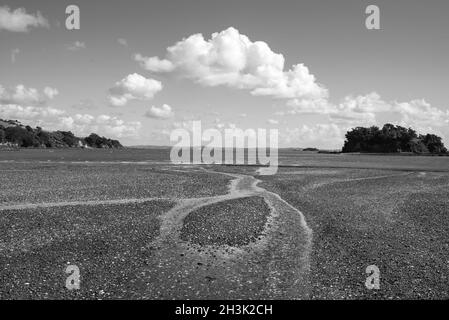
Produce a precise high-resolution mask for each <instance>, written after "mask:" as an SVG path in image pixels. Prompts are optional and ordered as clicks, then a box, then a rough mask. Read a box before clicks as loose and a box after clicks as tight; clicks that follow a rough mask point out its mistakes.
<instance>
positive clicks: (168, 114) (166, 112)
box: [145, 104, 174, 119]
mask: <svg viewBox="0 0 449 320" xmlns="http://www.w3.org/2000/svg"><path fill="white" fill-rule="evenodd" d="M145 116H146V117H148V118H154V119H169V118H172V117H173V116H174V113H173V110H172V108H171V107H170V106H169V105H168V104H164V105H162V107H160V108H158V107H155V106H152V107H151V108H150V110H148V111H147V112H146V113H145Z"/></svg>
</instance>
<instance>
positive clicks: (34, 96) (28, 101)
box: [0, 84, 58, 105]
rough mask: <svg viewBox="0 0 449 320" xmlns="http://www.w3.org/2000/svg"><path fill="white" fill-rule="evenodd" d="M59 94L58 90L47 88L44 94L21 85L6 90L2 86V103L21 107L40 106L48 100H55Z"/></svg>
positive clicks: (0, 100) (0, 90)
mask: <svg viewBox="0 0 449 320" xmlns="http://www.w3.org/2000/svg"><path fill="white" fill-rule="evenodd" d="M57 94H58V90H57V89H54V88H50V87H45V89H44V91H43V93H40V92H39V91H38V90H37V89H34V88H27V87H25V86H24V85H23V84H19V85H17V86H16V87H13V88H4V87H3V86H2V85H0V103H2V104H19V105H40V104H43V103H45V102H46V101H47V100H48V99H53V98H54V97H55V96H56V95H57Z"/></svg>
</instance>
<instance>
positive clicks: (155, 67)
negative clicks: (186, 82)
mask: <svg viewBox="0 0 449 320" xmlns="http://www.w3.org/2000/svg"><path fill="white" fill-rule="evenodd" d="M134 60H136V61H137V62H139V63H140V65H141V66H142V68H144V69H145V70H149V71H153V72H170V71H173V70H174V68H175V66H174V65H173V63H172V62H171V61H169V60H166V59H159V58H158V57H144V56H142V55H141V54H140V53H137V54H135V55H134Z"/></svg>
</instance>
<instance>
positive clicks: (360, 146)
mask: <svg viewBox="0 0 449 320" xmlns="http://www.w3.org/2000/svg"><path fill="white" fill-rule="evenodd" d="M343 152H381V153H390V152H413V153H432V154H446V153H447V149H446V148H445V147H444V144H443V142H442V141H441V137H439V136H437V135H434V134H426V135H421V134H419V135H418V134H417V133H416V131H415V130H413V129H411V128H408V129H407V128H404V127H401V126H395V125H392V124H385V125H384V126H383V127H382V129H379V128H378V127H376V126H372V127H369V128H364V127H357V128H354V129H352V130H351V131H348V132H347V133H346V140H345V143H344V146H343Z"/></svg>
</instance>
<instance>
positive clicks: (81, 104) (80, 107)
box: [72, 99, 96, 110]
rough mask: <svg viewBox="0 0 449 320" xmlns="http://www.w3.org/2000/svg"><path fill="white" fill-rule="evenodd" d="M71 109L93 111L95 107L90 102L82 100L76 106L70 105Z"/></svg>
mask: <svg viewBox="0 0 449 320" xmlns="http://www.w3.org/2000/svg"><path fill="white" fill-rule="evenodd" d="M72 108H73V109H76V110H91V109H95V108H96V106H95V105H94V103H93V101H92V100H90V99H82V100H80V101H79V102H78V103H77V104H74V105H72Z"/></svg>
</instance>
